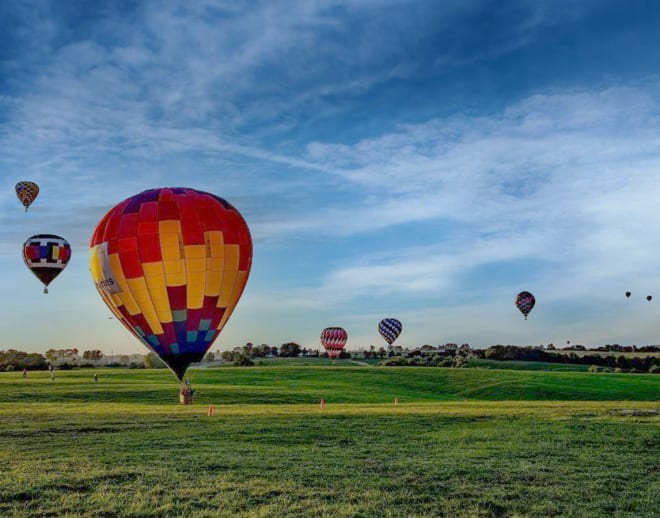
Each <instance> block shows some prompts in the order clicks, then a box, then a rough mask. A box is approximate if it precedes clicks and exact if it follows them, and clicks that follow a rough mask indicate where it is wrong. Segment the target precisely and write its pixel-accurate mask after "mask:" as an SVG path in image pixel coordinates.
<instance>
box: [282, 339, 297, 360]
mask: <svg viewBox="0 0 660 518" xmlns="http://www.w3.org/2000/svg"><path fill="white" fill-rule="evenodd" d="M299 354H300V346H299V345H298V344H297V343H295V342H287V343H285V344H282V345H281V346H280V356H282V357H284V358H296V357H297V356H298V355H299Z"/></svg>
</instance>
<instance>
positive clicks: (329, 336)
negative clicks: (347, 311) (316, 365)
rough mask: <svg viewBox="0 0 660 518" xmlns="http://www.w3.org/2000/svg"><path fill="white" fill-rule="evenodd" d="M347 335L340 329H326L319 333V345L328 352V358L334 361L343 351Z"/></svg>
mask: <svg viewBox="0 0 660 518" xmlns="http://www.w3.org/2000/svg"><path fill="white" fill-rule="evenodd" d="M346 340H348V333H346V330H345V329H343V328H341V327H326V328H325V329H324V330H323V331H322V332H321V345H322V346H323V347H324V348H325V350H326V351H328V355H329V356H330V358H332V359H335V358H336V357H337V356H339V353H341V351H342V350H343V349H344V346H345V345H346Z"/></svg>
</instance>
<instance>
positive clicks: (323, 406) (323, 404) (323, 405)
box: [321, 399, 325, 408]
mask: <svg viewBox="0 0 660 518" xmlns="http://www.w3.org/2000/svg"><path fill="white" fill-rule="evenodd" d="M321 408H325V399H322V400H321Z"/></svg>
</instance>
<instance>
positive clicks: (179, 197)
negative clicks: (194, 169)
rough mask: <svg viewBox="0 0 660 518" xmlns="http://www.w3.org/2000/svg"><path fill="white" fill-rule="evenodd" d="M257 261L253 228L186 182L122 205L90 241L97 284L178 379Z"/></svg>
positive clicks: (213, 334) (217, 327) (205, 345)
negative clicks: (251, 229) (253, 259)
mask: <svg viewBox="0 0 660 518" xmlns="http://www.w3.org/2000/svg"><path fill="white" fill-rule="evenodd" d="M251 264H252V240H251V238H250V231H249V229H248V226H247V224H246V223H245V220H244V219H243V217H242V216H241V215H240V213H239V212H238V211H237V210H236V209H235V208H234V207H232V206H231V205H230V204H229V203H227V202H226V201H225V200H223V199H222V198H218V197H217V196H215V195H213V194H209V193H206V192H201V191H196V190H193V189H186V188H163V189H151V190H148V191H144V192H142V193H140V194H137V195H136V196H133V197H132V198H128V199H127V200H124V201H123V202H121V203H119V204H118V205H116V206H115V207H114V208H113V209H111V210H110V212H108V213H107V214H106V215H105V216H104V217H103V219H102V220H101V221H100V222H99V224H98V226H97V227H96V230H95V231H94V235H93V236H92V239H91V242H90V269H91V272H92V278H93V280H94V283H95V284H96V288H97V290H98V292H99V294H100V295H101V297H102V298H103V300H104V302H105V303H106V304H107V306H108V307H109V308H110V310H111V311H112V312H113V313H114V315H115V316H116V317H117V319H118V320H120V321H121V322H122V324H124V326H125V327H126V328H128V330H129V331H131V333H133V335H134V336H135V337H137V339H138V340H139V341H140V342H141V343H142V344H144V345H145V346H146V347H148V348H149V349H151V350H152V351H153V352H154V353H156V354H157V355H158V356H159V357H160V358H161V359H162V360H163V361H164V362H165V364H166V365H168V366H169V368H170V369H171V370H172V372H174V374H175V375H176V377H177V378H178V379H179V380H182V379H183V376H184V374H185V372H186V369H187V368H188V365H190V364H191V363H193V362H198V361H200V360H201V359H202V358H203V357H204V354H206V351H208V349H209V348H210V347H211V345H212V344H213V342H214V340H215V339H216V338H217V337H218V335H219V334H220V331H221V330H222V328H223V327H224V325H225V324H226V323H227V320H228V319H229V316H230V315H231V314H232V312H233V310H234V307H235V306H236V304H237V303H238V300H239V298H240V296H241V294H242V293H243V289H244V288H245V285H246V283H247V279H248V275H249V273H250V266H251Z"/></svg>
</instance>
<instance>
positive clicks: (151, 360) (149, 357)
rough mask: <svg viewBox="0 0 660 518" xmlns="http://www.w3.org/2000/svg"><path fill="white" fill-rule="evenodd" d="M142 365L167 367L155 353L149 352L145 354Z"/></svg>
mask: <svg viewBox="0 0 660 518" xmlns="http://www.w3.org/2000/svg"><path fill="white" fill-rule="evenodd" d="M144 366H145V368H147V369H164V368H166V367H167V366H166V365H165V364H164V363H163V360H161V359H160V358H159V357H158V355H157V354H156V353H151V352H150V353H147V354H145V356H144Z"/></svg>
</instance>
